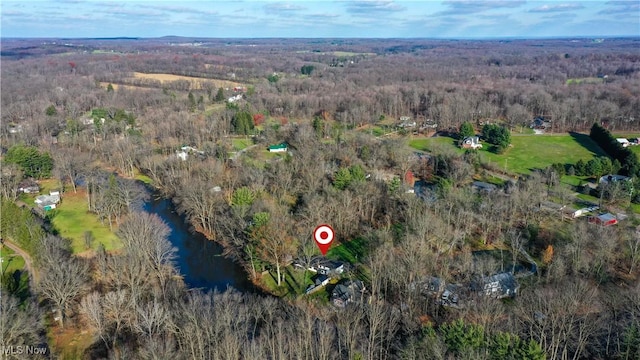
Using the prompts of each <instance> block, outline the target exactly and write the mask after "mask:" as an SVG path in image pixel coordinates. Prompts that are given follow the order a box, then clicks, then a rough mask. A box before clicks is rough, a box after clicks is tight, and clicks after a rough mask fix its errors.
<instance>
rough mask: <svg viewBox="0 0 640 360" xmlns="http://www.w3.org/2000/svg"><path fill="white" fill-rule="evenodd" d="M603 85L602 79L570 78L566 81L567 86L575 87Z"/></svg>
mask: <svg viewBox="0 0 640 360" xmlns="http://www.w3.org/2000/svg"><path fill="white" fill-rule="evenodd" d="M602 83H604V79H602V78H597V77H585V78H571V79H567V81H566V84H567V85H577V84H602Z"/></svg>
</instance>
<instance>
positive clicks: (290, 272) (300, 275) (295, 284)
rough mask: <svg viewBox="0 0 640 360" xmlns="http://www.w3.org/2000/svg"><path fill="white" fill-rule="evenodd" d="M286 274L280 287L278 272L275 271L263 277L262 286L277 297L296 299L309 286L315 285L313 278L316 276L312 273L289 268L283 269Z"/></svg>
mask: <svg viewBox="0 0 640 360" xmlns="http://www.w3.org/2000/svg"><path fill="white" fill-rule="evenodd" d="M281 272H282V273H283V274H284V281H283V282H282V283H281V285H280V287H278V284H277V283H276V279H275V278H276V277H277V275H276V271H275V269H274V270H273V271H271V272H269V274H266V275H263V276H262V279H261V280H262V284H263V285H264V286H265V287H266V288H267V289H269V290H271V291H272V292H273V293H274V294H275V295H276V296H286V297H290V298H295V297H297V296H299V295H302V294H304V293H305V291H306V290H307V287H309V285H312V284H313V281H312V280H311V277H312V276H313V275H314V274H313V273H312V272H310V271H302V270H299V269H295V268H294V267H293V266H287V267H285V268H283V269H281Z"/></svg>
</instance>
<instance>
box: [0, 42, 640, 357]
mask: <svg viewBox="0 0 640 360" xmlns="http://www.w3.org/2000/svg"><path fill="white" fill-rule="evenodd" d="M639 46H640V39H639V38H637V37H636V38H606V39H595V38H578V39H535V40H525V39H522V40H516V39H510V40H444V39H443V40H427V39H349V38H340V39H335V38H332V39H277V38H273V39H268V38H266V39H248V38H247V39H219V38H218V39H211V38H186V37H162V38H100V39H88V38H87V39H52V38H47V39H36V38H29V39H3V41H2V44H1V47H2V48H1V55H2V57H1V59H2V66H1V90H2V91H1V119H2V123H1V128H0V138H1V161H2V162H1V173H0V175H1V181H0V187H1V201H2V207H1V213H0V225H1V228H0V230H1V236H2V242H3V245H2V253H1V256H2V263H1V265H2V290H1V291H2V296H1V310H2V311H0V323H1V324H2V329H1V331H2V339H1V340H0V341H1V345H2V347H1V348H0V349H2V351H3V354H5V355H6V358H13V357H15V358H20V356H24V355H23V354H27V353H28V352H29V351H30V353H29V354H30V356H33V357H34V358H64V359H79V358H87V359H94V358H99V359H102V358H109V359H110V358H114V359H134V358H142V359H182V358H184V359H227V358H233V359H239V358H245V359H254V358H266V359H294V358H296V359H414V358H421V359H454V358H456V359H457V358H460V359H638V358H639V357H640V53H639V52H638V47H639ZM323 224H327V225H329V226H330V228H331V231H332V235H333V237H332V239H333V241H332V243H331V244H330V247H329V248H328V251H327V252H326V254H323V253H324V252H323V251H321V250H320V249H319V248H318V246H317V245H316V241H314V236H315V234H314V229H316V228H317V227H318V226H319V225H323ZM3 358H4V357H3Z"/></svg>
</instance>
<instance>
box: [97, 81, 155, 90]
mask: <svg viewBox="0 0 640 360" xmlns="http://www.w3.org/2000/svg"><path fill="white" fill-rule="evenodd" d="M109 84H111V86H113V90H115V91H118V89H127V90H150V89H151V88H148V87H144V86H135V85H122V84H116V83H109V82H100V86H101V87H103V88H104V89H105V90H106V89H107V87H108V86H109Z"/></svg>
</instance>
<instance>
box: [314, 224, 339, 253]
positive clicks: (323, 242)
mask: <svg viewBox="0 0 640 360" xmlns="http://www.w3.org/2000/svg"><path fill="white" fill-rule="evenodd" d="M333 235H334V233H333V229H332V228H331V226H329V225H326V224H325V225H320V226H318V227H317V228H316V229H315V230H313V239H314V240H315V241H316V245H318V248H320V252H321V253H322V255H326V254H327V250H329V248H330V247H331V242H332V241H333V237H334V236H333Z"/></svg>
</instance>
